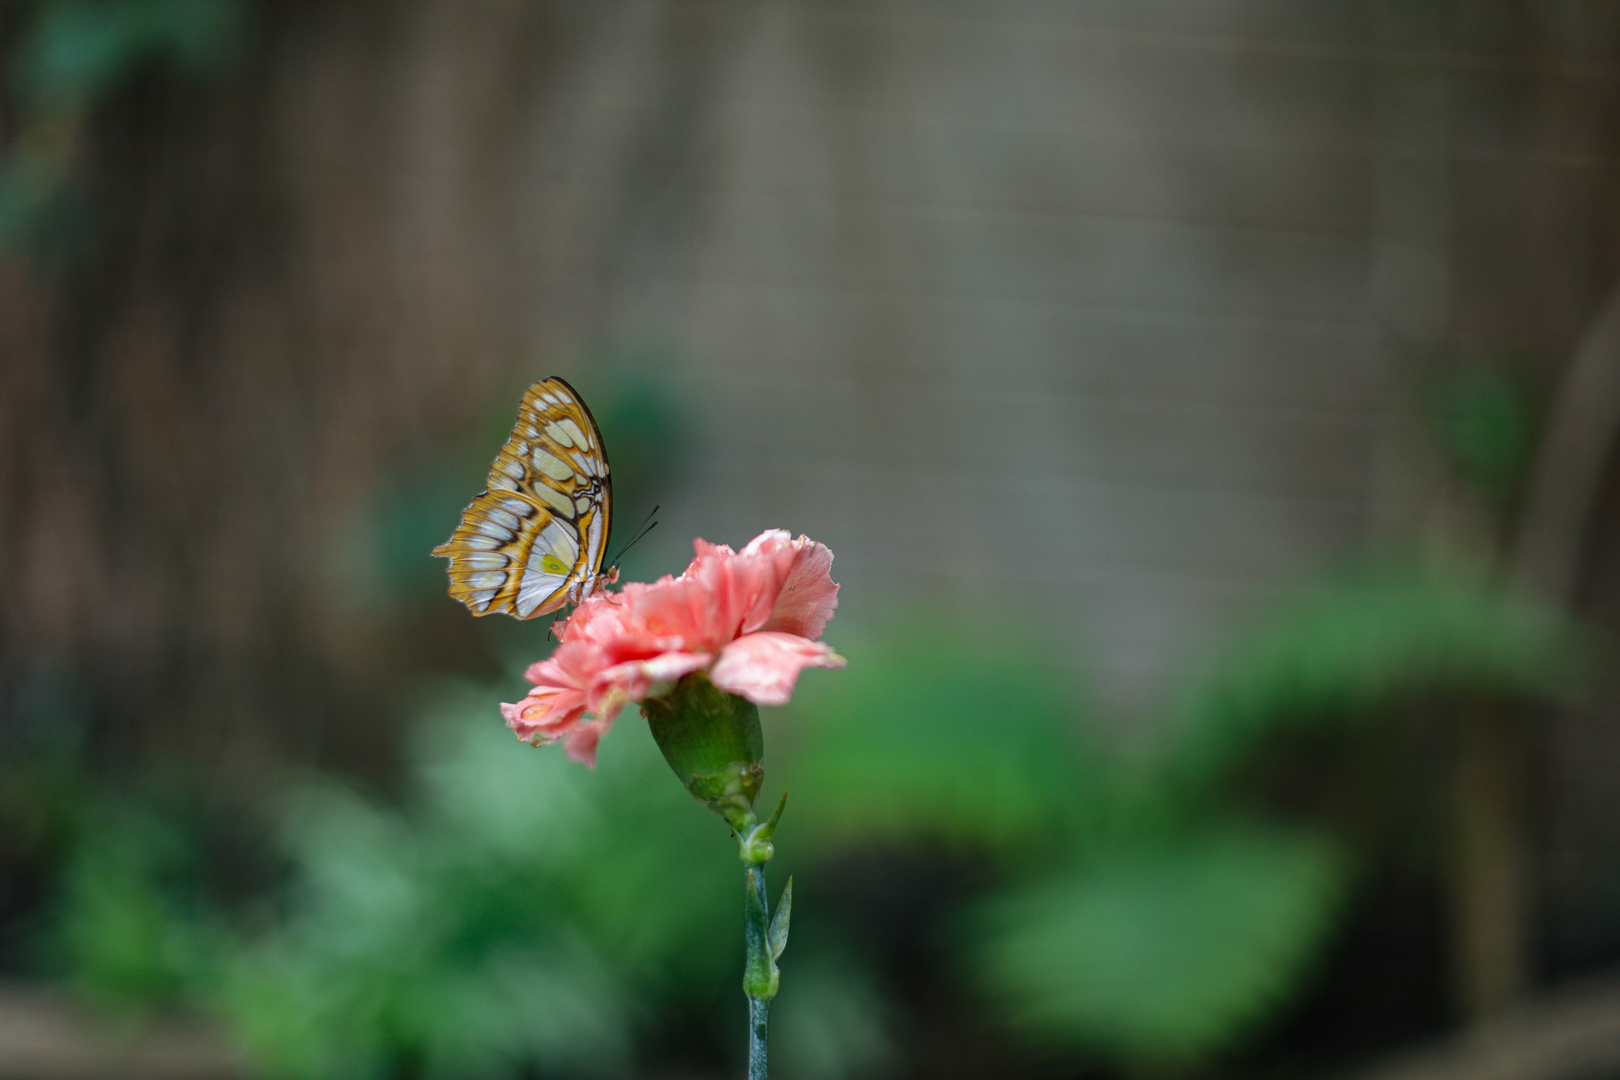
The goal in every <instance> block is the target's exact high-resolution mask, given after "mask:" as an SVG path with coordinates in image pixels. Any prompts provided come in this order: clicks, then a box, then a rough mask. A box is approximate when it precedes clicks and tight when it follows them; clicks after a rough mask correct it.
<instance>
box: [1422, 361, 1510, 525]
mask: <svg viewBox="0 0 1620 1080" xmlns="http://www.w3.org/2000/svg"><path fill="white" fill-rule="evenodd" d="M1433 414H1434V424H1435V429H1436V434H1437V435H1438V438H1439V443H1440V446H1441V448H1442V449H1443V450H1444V451H1445V452H1446V455H1447V456H1448V457H1449V458H1450V459H1451V462H1452V464H1453V465H1454V466H1455V467H1456V469H1457V471H1458V472H1460V473H1461V474H1462V475H1463V476H1464V477H1466V478H1467V479H1468V480H1469V481H1470V482H1472V483H1473V484H1474V485H1475V486H1476V487H1477V488H1478V489H1479V490H1480V491H1481V492H1483V493H1484V494H1485V495H1487V496H1488V497H1490V498H1491V499H1493V500H1496V501H1497V502H1505V501H1507V500H1508V499H1510V498H1512V497H1513V495H1514V494H1515V493H1516V492H1517V491H1518V489H1519V485H1520V483H1521V481H1522V480H1523V478H1524V474H1525V470H1526V468H1527V467H1528V466H1529V464H1530V450H1531V447H1532V445H1533V443H1534V440H1535V411H1534V409H1533V407H1532V402H1531V401H1530V400H1529V396H1528V394H1526V392H1525V390H1524V388H1523V387H1522V386H1521V385H1520V384H1519V383H1518V382H1517V381H1515V380H1514V379H1513V377H1512V376H1511V375H1509V374H1508V372H1507V371H1505V370H1504V369H1503V368H1501V367H1499V366H1494V365H1490V364H1486V363H1482V362H1480V361H1478V360H1474V361H1471V362H1467V363H1464V364H1463V365H1462V366H1461V367H1460V368H1458V369H1457V370H1456V371H1453V372H1451V373H1449V374H1448V376H1447V377H1446V378H1445V379H1443V380H1442V381H1441V382H1440V384H1439V385H1438V386H1437V387H1436V390H1435V394H1434V401H1433Z"/></svg>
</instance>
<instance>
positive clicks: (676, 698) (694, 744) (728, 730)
mask: <svg viewBox="0 0 1620 1080" xmlns="http://www.w3.org/2000/svg"><path fill="white" fill-rule="evenodd" d="M641 711H642V713H643V715H645V716H646V717H647V726H648V727H649V728H650V729H651V730H652V736H653V741H654V742H656V743H658V749H659V750H661V751H663V754H664V760H665V761H667V762H669V767H670V768H671V769H674V770H675V775H676V776H678V777H680V778H681V783H683V784H685V785H686V790H688V791H690V792H691V793H692V794H693V795H694V796H696V797H697V799H698V800H699V801H700V802H702V803H704V804H705V805H706V806H708V807H709V809H711V810H713V811H714V812H715V813H717V814H719V815H720V816H721V817H723V818H725V819H726V822H727V823H728V824H729V825H730V826H731V827H732V828H733V829H735V830H737V832H738V833H743V832H746V831H748V830H750V829H752V828H753V827H754V824H755V818H754V800H755V799H756V798H758V797H759V787H760V784H761V783H762V782H763V781H764V779H765V766H764V765H763V764H761V759H762V758H763V757H764V756H765V737H764V735H763V734H762V733H761V732H760V728H759V707H758V706H757V705H755V704H754V703H753V702H751V701H749V700H748V699H746V698H741V697H738V696H737V695H736V694H728V693H726V692H725V691H724V690H721V689H719V688H718V687H716V686H715V685H714V683H712V682H710V681H709V677H708V676H707V675H705V674H704V673H703V672H701V671H697V672H693V673H692V674H690V675H687V676H686V677H684V678H683V679H681V681H680V682H678V683H676V684H675V688H674V689H673V690H671V691H670V692H669V693H668V694H665V695H663V696H662V697H655V698H648V699H647V700H646V701H644V702H642V705H641Z"/></svg>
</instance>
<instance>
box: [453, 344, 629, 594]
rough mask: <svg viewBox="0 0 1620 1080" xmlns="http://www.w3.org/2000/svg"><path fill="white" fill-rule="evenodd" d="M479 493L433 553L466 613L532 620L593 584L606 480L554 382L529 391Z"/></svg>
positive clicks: (602, 455)
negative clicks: (446, 568)
mask: <svg viewBox="0 0 1620 1080" xmlns="http://www.w3.org/2000/svg"><path fill="white" fill-rule="evenodd" d="M487 483H488V490H487V491H485V492H484V493H483V494H481V495H479V496H478V497H477V498H476V499H474V500H473V502H472V505H470V506H468V507H467V509H466V510H464V511H462V514H461V524H460V525H459V526H458V527H457V528H456V531H455V533H454V535H452V536H451V537H450V539H449V540H447V541H445V542H444V543H443V544H441V545H439V546H438V547H436V548H434V549H433V554H435V555H439V556H443V557H445V558H448V559H449V560H450V595H451V596H453V597H454V598H455V599H457V600H460V601H461V602H462V603H464V604H466V605H467V607H468V608H470V609H471V610H472V612H473V614H475V615H487V614H489V613H490V612H492V611H504V612H506V613H507V614H510V615H515V616H516V617H518V618H520V619H531V618H534V617H535V616H537V615H544V614H546V613H547V612H549V611H555V610H556V609H557V608H559V607H561V606H563V604H565V603H568V602H569V601H570V600H573V601H577V600H578V599H579V597H580V596H581V595H583V594H585V593H588V592H590V591H592V590H594V589H595V588H597V587H598V577H599V574H600V571H601V568H602V559H603V556H604V554H605V552H606V550H607V534H608V526H609V524H610V521H611V513H612V484H611V482H610V481H609V479H608V462H607V453H606V451H605V450H604V448H603V445H602V434H601V431H600V430H599V429H598V428H597V426H596V421H595V419H594V418H593V417H592V416H591V413H590V410H589V409H587V408H586V407H585V403H584V402H583V401H581V400H580V398H579V395H578V394H576V393H575V392H574V389H573V387H571V386H569V385H568V384H567V383H566V382H564V381H563V380H562V379H559V378H556V377H555V376H554V377H552V378H549V379H542V380H540V381H539V382H537V383H535V384H534V385H533V386H531V387H529V390H528V392H527V393H526V394H524V395H523V402H522V404H521V405H520V406H519V408H518V419H517V424H516V426H515V427H513V429H512V434H511V437H510V438H508V439H507V441H506V445H505V446H503V447H501V451H500V453H499V454H498V455H496V458H495V464H494V465H493V466H491V467H490V471H489V480H488V482H487Z"/></svg>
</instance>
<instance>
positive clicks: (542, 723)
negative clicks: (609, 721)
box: [501, 686, 585, 746]
mask: <svg viewBox="0 0 1620 1080" xmlns="http://www.w3.org/2000/svg"><path fill="white" fill-rule="evenodd" d="M501 715H502V716H503V717H505V718H506V726H507V727H509V728H511V729H512V734H514V735H516V736H517V737H518V738H520V739H522V740H523V741H524V742H526V743H529V744H530V745H531V746H539V745H540V744H541V743H548V742H554V741H555V740H557V739H558V738H560V737H561V736H562V735H564V734H565V733H567V731H568V730H569V729H570V728H571V727H572V726H573V725H574V724H576V723H578V722H579V719H580V718H581V717H582V716H584V715H585V693H584V691H581V690H572V689H563V688H559V687H545V686H537V687H535V688H534V689H533V690H531V691H529V696H528V697H526V698H524V699H523V700H522V701H520V702H517V703H516V704H515V705H508V704H506V703H504V702H503V703H502V704H501Z"/></svg>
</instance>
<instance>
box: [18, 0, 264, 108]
mask: <svg viewBox="0 0 1620 1080" xmlns="http://www.w3.org/2000/svg"><path fill="white" fill-rule="evenodd" d="M246 23H247V8H246V5H244V4H243V3H242V2H241V0H99V2H98V0H62V2H58V3H52V4H44V5H41V9H40V12H39V14H38V16H37V17H36V22H35V24H34V26H33V32H32V34H31V35H30V36H29V38H28V40H27V42H26V44H25V49H24V58H23V71H24V72H25V76H26V79H27V84H28V88H29V90H30V91H31V92H32V93H33V94H34V95H36V96H37V97H38V98H41V99H43V100H44V101H46V102H51V103H63V102H73V103H83V102H94V101H96V100H97V99H99V98H101V97H102V96H104V95H106V94H107V93H109V92H110V91H111V90H113V89H114V88H116V87H117V85H118V84H119V83H121V82H122V81H124V80H125V79H127V78H129V77H130V76H132V75H134V74H136V73H138V72H139V71H140V69H141V68H143V67H145V66H146V65H148V64H152V63H165V62H166V63H170V64H173V65H175V66H176V67H179V68H181V69H182V70H185V71H189V72H199V71H206V70H208V69H209V68H210V67H212V66H213V65H214V64H216V63H217V62H218V61H219V60H220V59H221V58H222V57H224V56H225V55H228V53H229V52H230V51H231V50H232V49H233V48H234V47H235V46H236V45H237V44H238V42H240V40H241V39H242V36H243V33H244V31H245V29H246Z"/></svg>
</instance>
